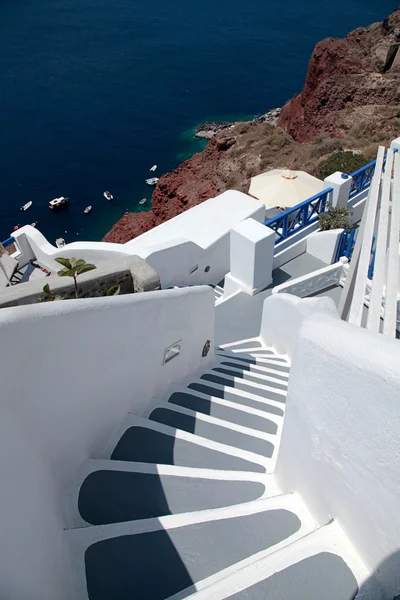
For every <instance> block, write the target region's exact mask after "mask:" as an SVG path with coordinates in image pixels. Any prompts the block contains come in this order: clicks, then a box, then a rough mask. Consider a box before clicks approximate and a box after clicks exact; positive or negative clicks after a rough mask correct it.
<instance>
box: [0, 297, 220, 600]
mask: <svg viewBox="0 0 400 600" xmlns="http://www.w3.org/2000/svg"><path fill="white" fill-rule="evenodd" d="M214 311H215V306H214V295H213V291H212V290H211V289H210V288H208V287H202V288H199V287H193V288H185V289H179V290H169V291H157V292H148V293H143V294H134V295H126V296H119V297H113V298H98V299H91V300H66V301H63V302H53V303H46V304H38V305H30V306H24V307H17V308H6V309H2V310H1V311H0V345H1V346H0V347H1V350H2V352H1V355H2V360H1V362H0V381H1V391H2V393H1V400H0V450H1V452H0V462H1V473H2V475H3V484H2V486H1V490H0V511H1V527H0V534H1V535H0V554H1V556H2V560H1V561H0V581H1V582H2V583H1V589H2V592H3V595H4V597H7V598H9V599H10V600H55V599H57V600H64V599H65V600H71V598H73V597H74V595H73V592H72V590H71V589H70V581H71V571H70V566H69V559H68V551H67V548H66V546H65V545H64V538H63V534H62V531H63V529H64V528H68V527H70V526H71V523H70V522H69V520H68V513H67V511H66V506H67V503H66V497H67V494H68V492H69V491H70V486H71V481H72V480H73V479H74V477H75V476H76V473H77V469H78V468H79V466H80V465H81V464H82V463H83V462H84V460H85V459H86V458H88V457H96V456H98V455H99V452H100V451H101V450H102V448H103V446H104V445H105V444H106V443H107V441H108V439H109V436H110V434H111V433H112V432H113V431H114V430H115V428H116V427H117V426H118V425H119V423H120V422H121V421H122V420H123V419H124V418H125V417H126V415H127V413H128V411H131V412H134V413H136V414H141V412H142V411H143V409H144V408H145V407H146V405H147V403H148V402H149V401H150V400H151V398H152V396H160V395H163V394H165V392H166V390H167V389H168V387H169V386H171V384H172V383H173V382H174V381H177V382H179V381H183V380H186V379H187V378H188V377H190V376H191V375H192V374H193V373H194V372H195V371H197V369H199V368H200V367H201V366H204V367H205V368H206V367H207V365H208V363H209V361H210V360H211V359H212V352H211V353H210V355H209V356H208V357H207V358H202V356H201V354H202V349H203V346H204V343H205V342H206V341H207V339H209V340H210V341H211V347H213V340H214ZM179 340H182V352H181V354H180V355H179V356H178V357H177V358H175V359H173V360H172V361H171V362H169V363H167V364H166V365H165V366H163V365H162V362H163V357H164V351H165V348H166V347H168V346H170V345H171V344H173V343H175V342H177V341H179Z"/></svg>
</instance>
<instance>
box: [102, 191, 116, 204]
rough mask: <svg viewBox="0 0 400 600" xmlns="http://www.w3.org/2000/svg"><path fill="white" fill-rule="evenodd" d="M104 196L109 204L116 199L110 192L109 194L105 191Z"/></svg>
mask: <svg viewBox="0 0 400 600" xmlns="http://www.w3.org/2000/svg"><path fill="white" fill-rule="evenodd" d="M103 196H104V198H107V200H108V201H109V202H111V200H112V199H113V198H114V196H113V195H112V194H111V193H110V192H107V191H105V192H104V193H103Z"/></svg>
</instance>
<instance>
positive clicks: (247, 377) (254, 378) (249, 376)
mask: <svg viewBox="0 0 400 600" xmlns="http://www.w3.org/2000/svg"><path fill="white" fill-rule="evenodd" d="M212 372H213V373H220V374H221V375H222V376H224V375H227V376H228V377H239V378H241V379H243V380H244V381H251V382H252V383H259V384H261V385H269V386H273V387H276V388H277V389H281V390H284V391H285V390H287V385H288V384H287V380H285V379H283V378H279V377H274V376H273V375H269V378H268V376H267V374H266V373H265V374H264V375H265V377H263V376H262V375H263V374H261V373H254V372H253V373H251V372H248V371H244V370H243V369H240V368H238V367H231V368H227V367H225V366H223V365H221V366H219V367H213V368H212Z"/></svg>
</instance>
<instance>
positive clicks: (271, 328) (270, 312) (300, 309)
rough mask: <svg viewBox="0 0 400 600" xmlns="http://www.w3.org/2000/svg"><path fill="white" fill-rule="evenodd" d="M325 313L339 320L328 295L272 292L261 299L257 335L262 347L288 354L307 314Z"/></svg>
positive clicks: (293, 347)
mask: <svg viewBox="0 0 400 600" xmlns="http://www.w3.org/2000/svg"><path fill="white" fill-rule="evenodd" d="M319 312H322V313H328V314H331V315H332V317H333V318H336V319H339V316H338V314H337V310H336V306H335V303H334V301H333V300H332V299H331V298H327V297H322V298H299V297H297V296H293V295H291V294H285V293H282V294H274V295H272V296H270V297H269V298H267V299H266V300H265V302H264V306H263V312H262V319H261V329H260V337H261V340H262V341H263V343H264V344H265V345H266V346H273V347H274V348H275V349H276V350H277V351H278V353H280V354H287V355H288V356H289V358H291V357H292V355H293V352H294V349H295V345H296V342H297V339H298V335H299V330H300V328H301V327H302V325H303V322H304V320H305V319H306V318H307V317H308V316H309V315H311V314H315V313H319Z"/></svg>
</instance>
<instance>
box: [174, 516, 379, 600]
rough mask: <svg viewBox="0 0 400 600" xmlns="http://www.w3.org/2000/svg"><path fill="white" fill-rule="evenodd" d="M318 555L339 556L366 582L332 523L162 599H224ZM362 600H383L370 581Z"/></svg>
mask: <svg viewBox="0 0 400 600" xmlns="http://www.w3.org/2000/svg"><path fill="white" fill-rule="evenodd" d="M320 552H331V553H332V554H336V555H337V556H340V557H341V558H342V559H343V561H344V562H345V563H346V564H347V566H348V567H349V568H350V570H351V571H352V573H353V575H354V577H355V579H356V580H357V583H358V586H359V588H361V586H363V585H364V584H365V582H366V581H368V580H369V578H370V575H371V572H370V571H369V570H368V568H367V567H366V565H365V564H364V562H363V561H362V560H361V558H360V557H359V556H358V554H357V552H356V551H355V549H354V548H353V546H352V545H351V543H350V541H349V540H348V538H347V536H346V534H345V533H344V531H343V530H342V529H341V527H340V525H339V524H338V523H337V522H335V521H333V522H331V523H329V524H327V525H324V526H322V527H319V528H317V529H315V530H314V531H311V532H309V533H307V534H306V535H304V536H303V537H299V538H297V539H296V540H294V541H292V542H291V543H290V544H286V545H284V546H282V547H280V548H279V547H278V546H275V547H274V548H273V551H272V552H271V553H269V554H264V556H261V557H260V558H258V560H257V555H255V557H253V559H254V558H256V560H253V562H252V563H250V564H247V565H243V566H241V564H240V563H239V564H237V565H235V569H232V568H231V567H229V568H228V569H225V570H223V571H220V572H219V573H218V574H217V575H214V576H212V577H208V578H207V579H204V580H203V581H201V582H198V583H197V584H196V586H191V587H190V588H187V589H186V590H184V591H182V592H179V593H177V594H174V595H173V596H170V597H169V598H168V599H166V600H183V599H184V598H190V599H193V600H194V599H195V600H224V599H225V598H229V596H232V595H233V594H236V593H238V592H241V591H243V590H246V589H248V588H249V587H251V586H252V585H255V584H256V583H259V582H260V581H264V580H265V579H267V578H268V577H271V576H272V575H274V574H275V573H279V572H280V571H283V570H284V569H286V568H288V567H290V566H292V565H294V564H296V563H298V562H300V561H302V560H305V559H307V558H309V557H311V556H315V555H316V554H319V553H320ZM192 590H193V591H192ZM363 591H364V590H363ZM357 597H358V596H357ZM288 600H289V599H288ZM293 600H294V599H293ZM360 600H361V599H360ZM362 600H384V598H383V596H382V594H381V590H380V588H379V586H378V585H377V584H376V583H375V584H374V583H373V582H371V584H370V585H369V590H368V591H367V590H366V593H365V595H364V594H363V596H362Z"/></svg>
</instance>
